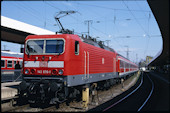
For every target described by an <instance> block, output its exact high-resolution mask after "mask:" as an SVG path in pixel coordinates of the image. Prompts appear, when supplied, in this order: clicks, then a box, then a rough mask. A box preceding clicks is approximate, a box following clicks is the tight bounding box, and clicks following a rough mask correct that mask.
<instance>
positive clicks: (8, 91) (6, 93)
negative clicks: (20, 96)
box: [1, 81, 21, 100]
mask: <svg viewBox="0 0 170 113" xmlns="http://www.w3.org/2000/svg"><path fill="white" fill-rule="evenodd" d="M20 82H21V81H18V82H5V83H1V100H5V99H9V98H12V97H14V96H15V95H16V94H17V87H18V85H19V83H20Z"/></svg>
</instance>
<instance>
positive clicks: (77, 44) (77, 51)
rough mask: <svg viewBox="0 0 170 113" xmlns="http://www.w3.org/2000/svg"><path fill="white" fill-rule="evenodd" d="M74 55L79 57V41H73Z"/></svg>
mask: <svg viewBox="0 0 170 113" xmlns="http://www.w3.org/2000/svg"><path fill="white" fill-rule="evenodd" d="M75 55H79V41H75Z"/></svg>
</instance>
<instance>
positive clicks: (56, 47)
mask: <svg viewBox="0 0 170 113" xmlns="http://www.w3.org/2000/svg"><path fill="white" fill-rule="evenodd" d="M63 51H64V40H59V39H50V40H29V41H28V42H27V46H26V52H27V53H28V54H49V53H63Z"/></svg>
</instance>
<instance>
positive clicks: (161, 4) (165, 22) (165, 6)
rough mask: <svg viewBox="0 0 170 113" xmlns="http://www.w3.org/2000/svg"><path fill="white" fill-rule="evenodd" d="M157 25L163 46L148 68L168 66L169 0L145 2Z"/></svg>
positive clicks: (169, 62)
mask: <svg viewBox="0 0 170 113" xmlns="http://www.w3.org/2000/svg"><path fill="white" fill-rule="evenodd" d="M147 2H148V4H149V6H150V8H151V10H152V12H153V15H154V16H155V19H156V21H157V23H158V26H159V28H160V32H161V35H162V41H163V46H162V49H161V50H160V51H159V52H158V53H157V55H156V56H155V57H154V58H153V59H152V60H151V62H150V63H149V64H148V66H163V65H169V64H170V57H169V0H163V1H162V0H147Z"/></svg>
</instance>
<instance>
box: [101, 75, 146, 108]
mask: <svg viewBox="0 0 170 113" xmlns="http://www.w3.org/2000/svg"><path fill="white" fill-rule="evenodd" d="M142 83H143V73H142V79H141V83H140V84H139V86H138V87H137V88H136V89H134V90H133V91H132V92H130V93H129V94H128V95H126V96H125V97H123V98H122V99H120V100H119V101H117V102H115V103H114V104H112V105H111V106H109V107H107V108H105V109H104V110H103V111H107V110H108V109H110V108H112V107H113V106H115V105H117V104H118V103H120V102H122V101H123V100H125V99H126V98H127V97H129V96H130V95H132V94H133V93H134V92H136V91H137V90H138V89H139V88H140V87H141V85H142Z"/></svg>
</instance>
